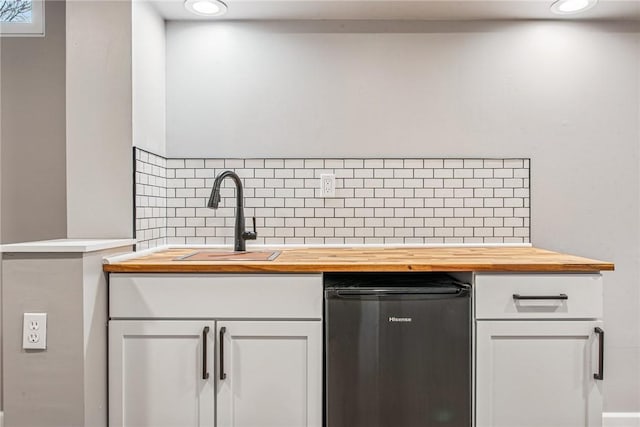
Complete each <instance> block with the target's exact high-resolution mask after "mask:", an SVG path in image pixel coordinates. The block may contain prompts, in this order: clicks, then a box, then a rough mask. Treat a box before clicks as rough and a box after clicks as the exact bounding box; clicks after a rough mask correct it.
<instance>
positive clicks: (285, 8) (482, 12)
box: [138, 0, 640, 22]
mask: <svg viewBox="0 0 640 427" xmlns="http://www.w3.org/2000/svg"><path fill="white" fill-rule="evenodd" d="M138 1H148V0H138ZM151 1H152V2H153V3H154V4H155V6H156V9H157V10H158V11H159V12H160V14H161V15H162V16H163V17H164V18H165V19H167V20H254V19H256V20H258V19H259V20H307V19H312V20H315V19H318V20H320V19H331V20H333V19H336V20H338V19H340V20H342V19H344V20H425V21H475V20H522V19H558V20H566V19H567V18H566V17H559V16H557V15H554V14H553V13H551V12H550V10H549V6H550V4H551V3H552V1H553V0H535V1H532V0H494V1H484V0H467V1H457V0H365V1H362V0H223V1H225V2H226V3H227V5H228V6H229V11H228V12H227V13H226V14H225V15H223V16H220V17H215V18H207V17H199V16H196V15H194V14H192V13H190V12H188V11H187V10H185V8H184V6H183V3H184V0H151ZM570 19H572V20H610V21H635V22H640V0H600V2H599V3H598V4H597V5H596V6H595V7H594V8H592V9H591V10H588V11H586V12H584V13H582V14H579V15H574V16H572V17H571V18H570Z"/></svg>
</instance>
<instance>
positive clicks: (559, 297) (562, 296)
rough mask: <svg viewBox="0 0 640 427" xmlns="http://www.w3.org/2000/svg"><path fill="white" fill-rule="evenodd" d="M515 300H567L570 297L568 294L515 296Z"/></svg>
mask: <svg viewBox="0 0 640 427" xmlns="http://www.w3.org/2000/svg"><path fill="white" fill-rule="evenodd" d="M513 299H514V300H516V301H517V300H536V299H547V300H551V299H553V300H567V299H569V296H568V295H567V294H560V295H520V294H513Z"/></svg>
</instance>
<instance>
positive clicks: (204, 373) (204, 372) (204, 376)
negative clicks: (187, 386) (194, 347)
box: [202, 326, 209, 380]
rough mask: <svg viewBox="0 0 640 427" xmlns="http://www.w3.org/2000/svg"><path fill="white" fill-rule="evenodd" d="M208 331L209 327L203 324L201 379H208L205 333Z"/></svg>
mask: <svg viewBox="0 0 640 427" xmlns="http://www.w3.org/2000/svg"><path fill="white" fill-rule="evenodd" d="M208 333H209V327H208V326H205V327H204V329H203V330H202V379H203V380H208V379H209V372H207V334H208Z"/></svg>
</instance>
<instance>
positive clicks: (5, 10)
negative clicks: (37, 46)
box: [0, 0, 44, 36]
mask: <svg viewBox="0 0 640 427" xmlns="http://www.w3.org/2000/svg"><path fill="white" fill-rule="evenodd" d="M0 35H1V36H20V35H22V36H43V35H44V0H0Z"/></svg>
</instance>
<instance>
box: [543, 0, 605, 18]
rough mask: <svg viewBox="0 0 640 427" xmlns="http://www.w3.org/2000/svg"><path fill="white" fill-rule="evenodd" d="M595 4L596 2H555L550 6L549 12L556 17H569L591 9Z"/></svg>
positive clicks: (581, 0)
mask: <svg viewBox="0 0 640 427" xmlns="http://www.w3.org/2000/svg"><path fill="white" fill-rule="evenodd" d="M597 2H598V0H557V1H555V2H554V3H553V4H552V5H551V11H552V12H553V13H556V14H558V15H571V14H574V13H580V12H584V11H585V10H589V9H591V8H592V7H593V6H595V5H596V3H597Z"/></svg>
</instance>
